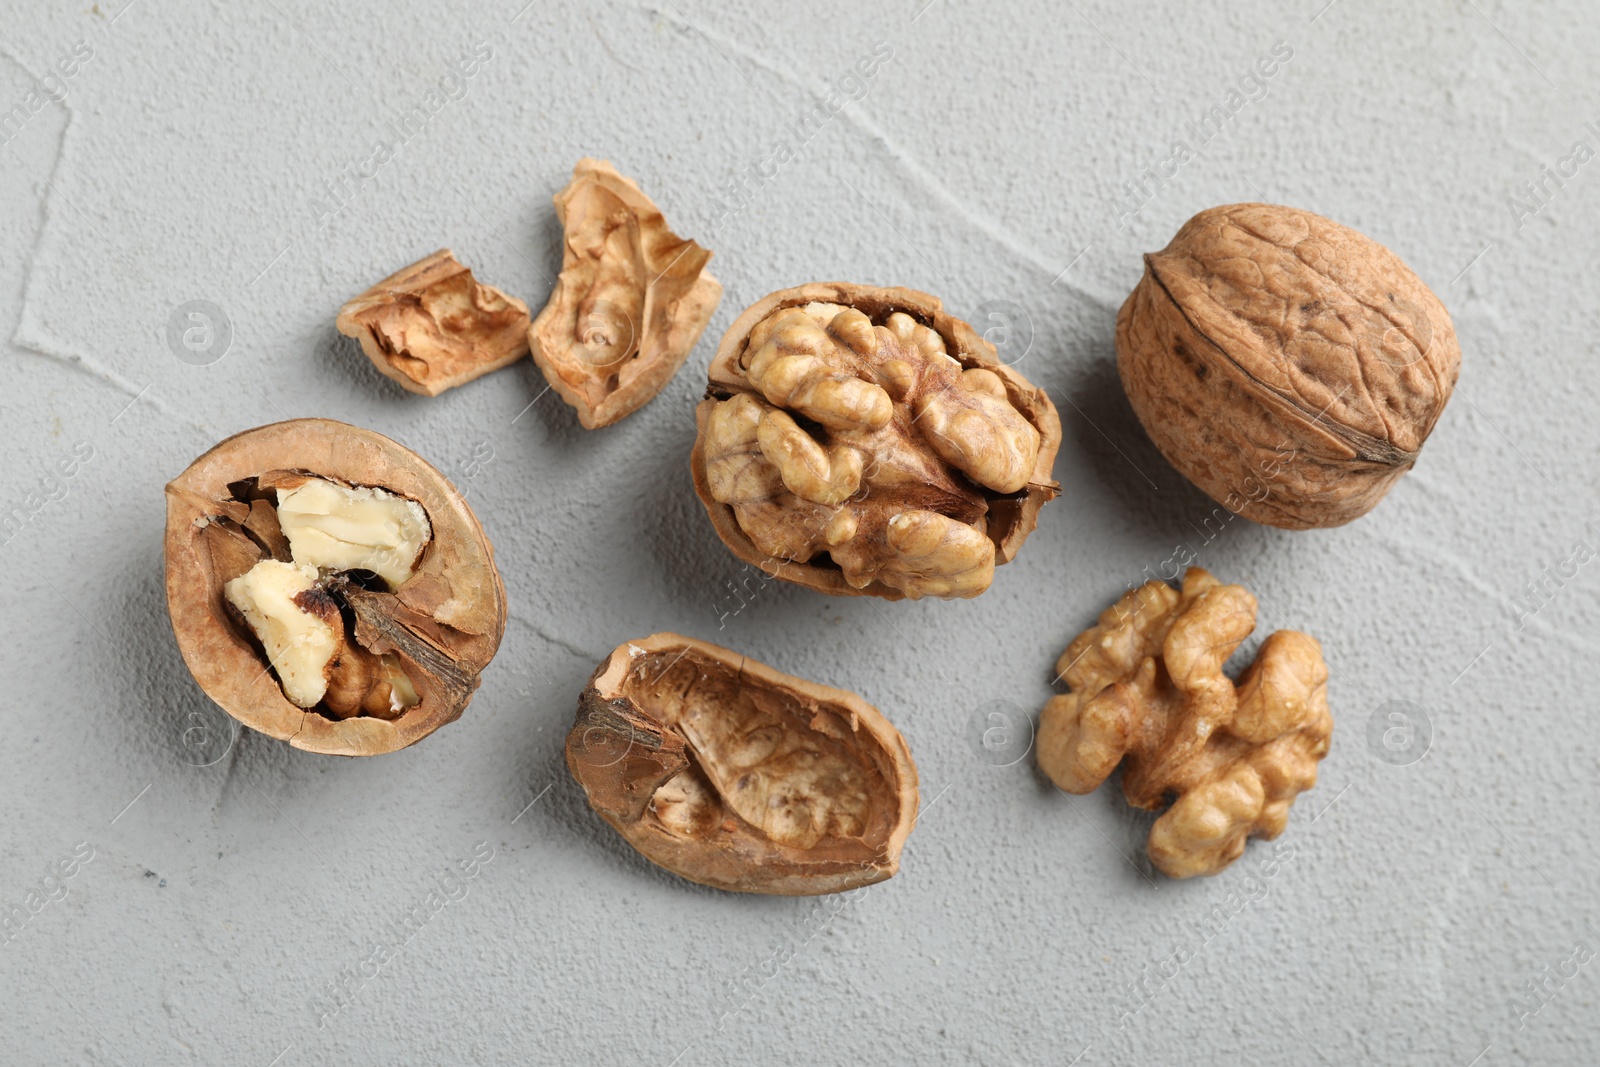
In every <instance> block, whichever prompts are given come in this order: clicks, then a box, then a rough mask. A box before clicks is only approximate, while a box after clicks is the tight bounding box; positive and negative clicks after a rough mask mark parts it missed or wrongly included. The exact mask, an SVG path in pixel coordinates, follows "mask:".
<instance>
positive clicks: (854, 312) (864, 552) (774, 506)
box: [690, 282, 1061, 600]
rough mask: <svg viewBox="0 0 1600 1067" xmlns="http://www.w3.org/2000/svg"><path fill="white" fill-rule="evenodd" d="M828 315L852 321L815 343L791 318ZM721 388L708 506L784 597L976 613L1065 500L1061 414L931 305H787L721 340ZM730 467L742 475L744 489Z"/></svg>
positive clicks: (710, 407) (814, 288) (911, 300)
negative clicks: (792, 586) (1056, 476)
mask: <svg viewBox="0 0 1600 1067" xmlns="http://www.w3.org/2000/svg"><path fill="white" fill-rule="evenodd" d="M819 308H822V309H837V310H839V311H841V312H845V313H846V314H842V315H839V316H837V317H836V318H835V319H834V320H833V322H832V323H830V324H828V325H827V327H826V330H827V334H828V336H827V337H826V338H823V337H821V336H820V332H821V331H820V330H814V331H811V332H812V333H816V334H818V336H816V337H813V336H800V335H801V334H803V333H805V332H806V327H805V324H804V323H803V322H802V321H801V319H802V318H803V317H804V316H800V315H798V314H795V313H789V314H787V315H786V314H785V312H786V309H800V310H804V311H805V312H806V313H807V314H816V315H819V316H820V315H821V313H818V312H817V309H819ZM828 313H829V314H831V313H832V312H831V311H830V312H828ZM818 322H819V324H820V322H821V318H820V317H819V318H818ZM786 338H787V340H786ZM779 344H789V345H791V346H793V351H792V352H791V353H790V355H795V356H802V357H804V358H807V359H810V360H811V361H812V362H813V363H814V364H816V366H815V367H813V369H812V370H811V371H809V372H807V373H806V374H799V375H797V374H795V373H793V372H792V370H791V371H785V370H784V369H783V366H782V364H784V363H787V364H789V365H790V366H791V367H793V366H795V365H798V364H797V361H796V360H795V359H779V360H774V359H772V358H771V353H770V351H769V350H770V349H771V347H772V346H773V345H779ZM757 363H761V364H763V365H764V367H763V366H757V365H756V364H757ZM763 369H765V371H766V373H765V376H764V377H763V375H762V373H761V372H762V371H763ZM709 378H710V382H709V385H708V387H707V389H706V399H705V400H703V401H702V402H701V403H700V405H699V407H698V409H697V411H696V417H697V421H698V425H699V430H700V432H699V434H698V435H697V437H696V439H695V445H694V450H693V453H692V455H691V458H690V464H691V468H692V472H693V476H694V484H695V491H696V493H697V494H698V495H699V497H700V500H701V502H702V503H703V504H704V505H705V508H706V512H707V514H708V515H709V516H710V518H711V522H712V525H713V526H714V527H715V529H716V531H717V535H718V537H719V538H721V540H722V541H723V543H724V544H726V545H727V546H728V547H729V549H731V550H732V551H733V553H734V554H735V555H736V556H738V557H739V558H740V559H742V560H744V561H745V562H746V563H751V564H754V565H756V566H758V567H761V568H762V569H763V570H764V571H765V572H766V573H767V574H770V575H775V576H776V577H779V578H783V579H784V580H786V581H792V582H796V583H798V584H801V585H804V586H807V587H809V588H812V589H816V590H818V591H821V592H825V593H833V594H843V595H862V594H865V595H871V596H879V597H883V598H885V599H890V600H898V599H900V598H902V597H913V598H914V597H919V596H945V597H949V596H963V597H964V596H975V595H977V594H979V593H981V592H983V591H984V590H985V589H986V588H988V585H989V582H990V580H991V577H992V574H993V568H994V567H995V566H996V565H998V564H1004V563H1006V562H1009V561H1010V560H1011V559H1012V558H1014V557H1015V555H1016V553H1017V551H1018V550H1019V549H1020V548H1021V546H1022V544H1023V542H1024V541H1025V540H1027V537H1028V534H1029V533H1031V532H1032V531H1033V529H1034V527H1035V525H1036V524H1037V521H1038V514H1039V509H1040V508H1041V507H1042V506H1043V505H1044V504H1045V502H1046V501H1048V500H1050V499H1052V498H1054V497H1055V496H1056V494H1057V493H1058V492H1059V491H1060V487H1059V485H1057V484H1056V482H1055V481H1053V480H1052V478H1051V468H1052V467H1053V465H1054V462H1055V456H1056V452H1057V450H1058V449H1059V447H1060V444H1061V423H1060V420H1059V418H1058V417H1057V415H1056V410H1055V405H1054V404H1052V403H1051V401H1050V398H1049V396H1048V395H1047V394H1046V393H1045V391H1044V390H1043V389H1039V388H1037V387H1035V386H1034V385H1032V384H1031V383H1030V382H1028V381H1027V379H1025V378H1024V377H1023V376H1022V375H1021V374H1019V373H1017V372H1016V371H1015V370H1013V369H1012V368H1010V367H1007V366H1004V365H1002V364H1000V363H999V362H998V361H997V360H996V358H995V349H994V346H993V345H991V344H990V343H989V342H988V341H986V340H984V339H983V337H982V336H980V335H979V334H978V333H977V331H976V330H974V329H973V328H972V327H971V326H970V325H969V324H967V323H966V322H963V321H962V320H960V319H958V318H955V317H954V316H952V315H950V314H948V313H947V312H946V311H945V310H944V305H943V304H942V303H941V301H940V300H939V299H938V298H937V297H935V296H931V295H929V294H927V293H922V292H918V291H916V290H912V289H901V288H879V287H874V286H865V285H853V284H849V283H843V282H822V283H813V284H809V285H802V286H798V287H796V288H793V289H784V290H781V291H779V292H776V293H772V294H770V295H769V296H767V297H764V298H763V299H761V300H759V301H757V302H756V303H755V304H753V305H751V306H750V307H749V308H747V309H746V310H745V311H744V313H743V314H741V315H740V316H739V317H738V319H736V320H735V321H734V323H733V325H732V326H730V327H729V329H728V331H727V333H726V334H724V335H723V338H722V342H721V344H720V345H719V346H718V349H717V354H716V356H715V357H714V358H713V359H712V361H711V367H710V371H709ZM758 379H760V380H758ZM780 380H781V381H780ZM742 408H748V409H750V411H749V412H742V411H741V410H739V409H742ZM757 409H759V412H758V411H757ZM774 410H775V412H776V413H775V414H773V412H774ZM758 415H759V421H760V423H761V426H760V429H759V431H758V430H756V429H755V428H754V427H755V424H756V421H757V416H758ZM746 416H748V417H746ZM741 419H742V420H743V421H744V422H747V423H749V424H750V425H749V426H748V427H745V428H744V429H743V430H741V429H739V427H738V425H737V424H738V423H739V422H740V420H741ZM971 431H975V432H971ZM741 434H742V436H743V437H744V438H748V442H746V443H740V442H738V441H735V440H733V438H737V437H739V436H740V435H741ZM758 438H759V440H758ZM1024 438H1026V439H1024ZM730 463H740V464H743V465H744V469H743V470H741V471H736V472H734V473H735V474H736V475H737V477H736V478H730V477H728V475H727V470H726V465H727V464H730ZM719 465H722V466H723V467H724V470H721V471H719V470H718V467H719ZM985 481H986V482H987V484H985ZM735 482H738V483H740V484H734V483H735ZM719 483H720V484H719ZM997 487H998V488H997Z"/></svg>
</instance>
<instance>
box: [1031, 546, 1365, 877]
mask: <svg viewBox="0 0 1600 1067" xmlns="http://www.w3.org/2000/svg"><path fill="white" fill-rule="evenodd" d="M1255 624H1256V600H1255V597H1253V596H1251V595H1250V594H1249V593H1248V592H1247V591H1246V590H1245V589H1244V588H1243V587H1242V586H1237V585H1223V584H1222V583H1220V582H1218V581H1217V579H1215V578H1213V577H1212V576H1211V575H1210V574H1209V573H1208V572H1206V571H1205V570H1202V569H1201V568H1199V567H1191V568H1190V569H1189V572H1188V574H1187V575H1185V577H1184V580H1183V589H1182V591H1181V592H1180V591H1179V590H1177V589H1174V588H1173V587H1172V586H1170V585H1168V584H1167V583H1165V582H1147V583H1146V584H1145V585H1143V586H1142V587H1140V588H1138V589H1134V590H1131V591H1129V592H1128V593H1127V595H1125V596H1124V597H1123V598H1122V599H1121V600H1119V601H1117V603H1116V604H1114V605H1112V606H1111V607H1110V608H1108V609H1107V610H1106V611H1105V612H1104V613H1103V614H1102V615H1101V616H1100V620H1099V623H1098V624H1097V625H1095V626H1093V627H1091V628H1090V629H1088V630H1085V631H1084V632H1083V633H1081V634H1079V635H1078V636H1077V637H1076V638H1074V639H1073V641H1072V643H1071V644H1070V645H1068V646H1067V650H1066V651H1065V652H1064V653H1062V655H1061V659H1060V661H1059V662H1058V663H1057V664H1056V670H1057V672H1058V673H1059V674H1060V675H1061V676H1062V677H1064V678H1065V679H1066V682H1067V685H1068V686H1069V687H1070V688H1071V690H1072V691H1071V692H1070V693H1068V694H1066V695H1065V696H1057V697H1053V698H1051V700H1050V702H1049V703H1048V704H1047V705H1046V706H1045V709H1044V714H1043V715H1042V716H1041V717H1040V720H1039V734H1038V748H1037V758H1038V761H1039V768H1040V769H1041V770H1043V771H1044V772H1045V774H1047V775H1048V776H1049V777H1050V779H1051V781H1053V782H1055V784H1056V785H1058V786H1060V787H1061V788H1062V789H1064V790H1066V791H1067V792H1069V793H1089V792H1093V791H1094V790H1095V789H1097V788H1098V787H1099V786H1100V784H1101V783H1102V782H1104V781H1105V780H1106V778H1107V777H1108V776H1110V774H1111V772H1112V771H1114V770H1115V769H1116V768H1117V765H1118V764H1119V763H1120V764H1121V765H1122V791H1123V794H1124V795H1125V796H1126V797H1127V799H1128V803H1129V804H1132V805H1133V806H1134V807H1138V808H1145V809H1148V810H1150V811H1158V810H1160V809H1161V808H1163V807H1167V805H1169V804H1170V805H1171V806H1170V807H1167V811H1166V812H1165V814H1163V815H1162V816H1161V817H1160V818H1159V819H1157V820H1156V823H1155V826H1154V827H1152V828H1151V831H1150V842H1149V851H1150V859H1151V860H1152V861H1153V862H1154V863H1155V865H1156V867H1158V868H1159V869H1160V870H1161V871H1163V872H1164V873H1166V874H1168V875H1171V876H1172V877H1174V878H1188V877H1191V876H1193V875H1199V874H1216V873H1217V872H1219V871H1221V870H1222V869H1224V868H1225V867H1227V866H1228V864H1230V863H1232V862H1233V861H1234V860H1235V859H1237V858H1239V856H1240V855H1241V854H1242V853H1243V852H1244V847H1245V842H1246V840H1247V839H1248V838H1249V837H1251V836H1255V837H1262V838H1267V839H1269V840H1270V839H1271V838H1274V837H1277V836H1278V834H1280V833H1282V832H1283V828H1284V825H1285V824H1286V823H1287V821H1288V818H1289V806H1290V805H1291V804H1293V803H1294V799H1295V797H1296V796H1298V795H1299V794H1300V793H1301V792H1303V791H1304V790H1307V789H1310V788H1311V787H1312V786H1314V785H1316V783H1317V763H1318V761H1319V760H1321V759H1322V757H1323V756H1325V755H1327V752H1328V742H1329V739H1330V737H1331V735H1332V733H1333V719H1332V717H1331V716H1330V715H1329V713H1328V697H1327V681H1328V668H1327V666H1326V665H1325V664H1324V663H1323V661H1322V646H1321V645H1319V644H1318V643H1317V642H1316V640H1315V639H1314V638H1311V637H1307V636H1306V635H1305V634H1302V633H1297V632H1295V631H1293V630H1279V631H1278V632H1276V633H1274V634H1272V635H1270V636H1269V637H1268V638H1267V639H1266V640H1265V641H1263V642H1262V643H1261V648H1260V651H1258V652H1257V653H1256V658H1255V661H1254V662H1253V663H1251V664H1250V666H1249V667H1248V668H1246V669H1245V671H1244V673H1243V674H1242V675H1241V676H1240V678H1239V681H1238V682H1237V683H1234V682H1233V681H1230V680H1229V679H1228V677H1227V676H1226V675H1224V674H1223V673H1222V665H1223V663H1225V662H1226V661H1227V659H1228V657H1229V656H1231V655H1233V653H1234V650H1235V649H1237V648H1238V647H1239V644H1240V642H1242V641H1243V640H1244V639H1245V638H1246V637H1248V636H1249V635H1250V632H1251V631H1252V630H1254V629H1255Z"/></svg>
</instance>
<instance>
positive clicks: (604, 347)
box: [528, 159, 722, 430]
mask: <svg viewBox="0 0 1600 1067" xmlns="http://www.w3.org/2000/svg"><path fill="white" fill-rule="evenodd" d="M554 199H555V206H556V214H557V216H558V217H559V218H560V219H561V224H562V228H563V230H564V240H563V244H562V249H563V251H562V256H561V276H560V277H559V278H558V279H556V286H555V290H554V291H553V292H552V293H551V294H550V301H549V303H547V304H546V305H545V307H544V310H543V311H541V312H539V317H538V318H536V319H535V320H534V321H533V325H532V326H530V327H529V328H528V341H529V344H530V345H531V347H532V350H533V359H534V362H535V363H537V364H538V365H539V369H540V370H541V371H542V372H543V373H544V376H545V379H546V380H547V381H548V382H549V383H550V386H551V388H553V389H554V390H555V391H556V392H557V393H558V394H559V395H560V397H561V399H562V400H564V401H566V402H567V403H568V404H570V405H571V406H572V407H573V409H574V410H576V411H577V413H578V421H579V422H581V423H582V424H583V426H584V428H585V429H589V430H593V429H598V428H599V427H602V426H610V425H611V424H612V423H614V422H616V421H617V420H618V419H621V418H623V417H624V416H627V415H630V414H632V413H633V412H635V411H637V410H638V409H639V408H641V407H643V406H644V405H645V404H646V403H648V402H649V401H650V400H651V399H652V398H653V397H654V396H655V395H656V394H657V393H659V392H660V391H661V388H662V387H663V386H664V385H666V384H667V382H668V380H670V379H671V378H672V376H673V375H674V374H676V373H677V372H678V368H679V367H681V366H683V361H684V360H685V359H687V358H688V356H689V350H690V349H692V348H693V347H694V346H695V343H696V342H697V341H699V340H700V335H701V334H702V333H703V332H705V328H706V323H707V322H709V321H711V313H712V312H713V311H715V310H716V308H717V304H718V303H719V302H720V301H721V300H722V285H721V283H720V282H718V281H717V280H716V279H715V278H713V277H712V276H711V272H710V271H709V270H707V269H706V264H708V263H709V262H710V261H711V252H710V251H709V250H708V249H705V248H702V247H701V246H700V245H698V244H696V243H695V242H694V241H692V240H689V239H686V238H681V237H679V236H677V235H676V234H675V233H673V232H672V230H671V228H669V227H668V226H667V222H666V219H665V217H664V216H663V215H662V214H661V210H660V209H659V208H657V207H656V205H655V202H654V201H652V200H651V199H650V198H649V197H648V196H646V195H645V194H644V192H643V191H642V190H641V189H640V188H639V186H638V184H637V183H636V182H634V181H633V179H631V178H628V177H625V176H624V175H622V174H620V173H618V172H617V169H616V168H615V167H613V166H612V165H611V164H610V163H608V162H606V161H605V160H602V159H580V160H579V161H578V163H577V165H576V166H574V167H573V168H572V181H570V182H569V183H568V184H567V186H566V187H565V188H564V189H562V190H561V191H560V192H558V193H557V194H556V195H555V198H554Z"/></svg>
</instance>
